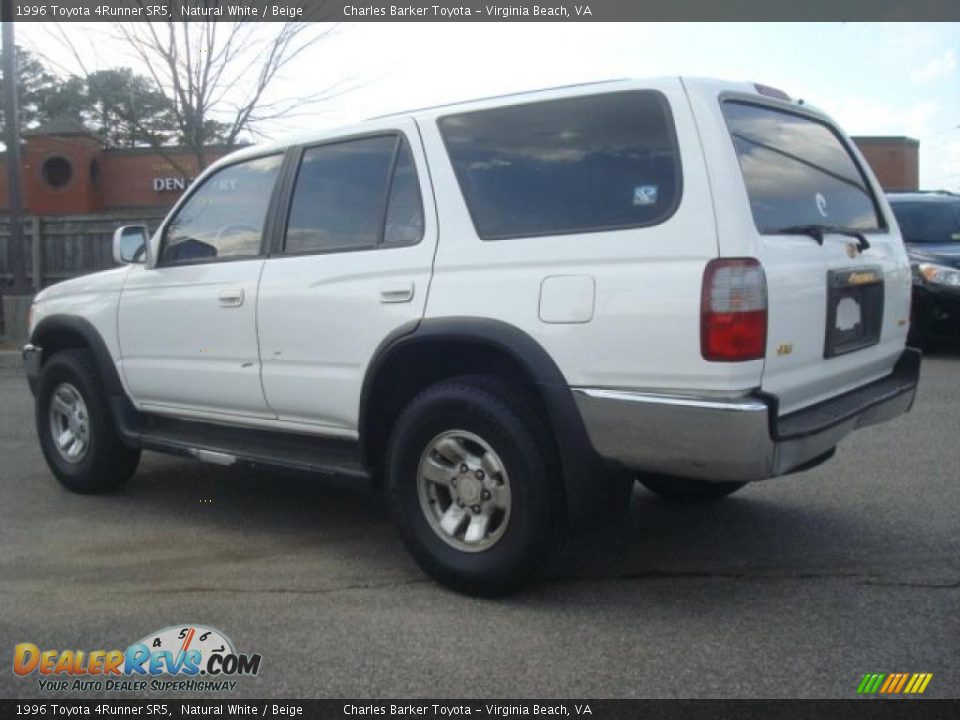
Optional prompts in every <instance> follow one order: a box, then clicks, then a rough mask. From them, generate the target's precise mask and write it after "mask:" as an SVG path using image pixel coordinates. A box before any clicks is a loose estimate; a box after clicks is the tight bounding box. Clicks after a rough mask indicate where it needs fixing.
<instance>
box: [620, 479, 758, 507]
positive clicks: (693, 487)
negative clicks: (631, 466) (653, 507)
mask: <svg viewBox="0 0 960 720" xmlns="http://www.w3.org/2000/svg"><path fill="white" fill-rule="evenodd" d="M638 479H639V480H640V484H641V485H643V486H644V487H645V488H646V489H647V490H649V491H650V492H652V493H653V494H655V495H658V496H660V497H662V498H664V499H665V500H672V501H673V502H679V503H699V502H710V501H712V500H720V499H721V498H725V497H726V496H727V495H731V494H733V493H735V492H736V491H737V490H739V489H740V488H742V487H743V486H744V485H746V483H738V482H711V481H709V480H693V479H691V478H679V477H672V476H670V475H647V474H641V475H640V477H639V478H638Z"/></svg>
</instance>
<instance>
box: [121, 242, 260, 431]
mask: <svg viewBox="0 0 960 720" xmlns="http://www.w3.org/2000/svg"><path fill="white" fill-rule="evenodd" d="M263 264H264V260H263V259H261V258H257V259H252V260H238V261H231V262H219V263H205V264H204V263H201V264H197V265H184V266H172V267H160V268H143V267H139V268H136V269H134V270H133V271H132V272H131V273H130V275H129V276H128V278H127V282H126V284H125V285H124V288H123V295H122V297H121V300H120V311H119V316H118V318H117V327H118V329H119V338H120V347H121V350H122V353H123V362H122V367H123V376H124V378H125V380H126V385H127V389H128V390H129V392H130V393H131V396H132V397H133V399H134V401H135V402H136V403H137V404H138V405H139V406H140V407H141V408H143V409H149V408H148V406H161V407H165V408H167V409H169V410H172V409H175V408H181V409H184V410H194V411H207V412H210V411H216V412H222V413H228V414H231V415H253V416H259V417H264V416H272V415H273V413H272V412H270V410H269V409H268V407H267V403H266V400H265V399H264V397H263V388H262V386H261V384H260V353H259V349H258V344H257V326H256V299H257V287H258V284H259V280H260V272H261V270H262V269H263ZM235 298H239V304H235V303H236V302H237V301H236V300H235Z"/></svg>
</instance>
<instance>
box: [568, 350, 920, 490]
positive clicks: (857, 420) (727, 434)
mask: <svg viewBox="0 0 960 720" xmlns="http://www.w3.org/2000/svg"><path fill="white" fill-rule="evenodd" d="M919 375H920V352H919V351H918V350H914V349H912V348H907V349H906V350H905V351H904V353H903V355H902V356H901V357H900V360H899V361H898V362H897V365H896V367H895V369H894V372H893V373H892V374H891V375H889V376H888V377H885V378H882V379H880V380H877V381H876V382H873V383H870V384H869V385H865V386H863V387H860V388H857V389H856V390H852V391H850V392H848V393H845V394H843V395H839V396H837V397H835V398H831V399H830V400H827V401H825V402H822V403H819V404H817V405H814V406H812V407H809V408H805V409H803V410H801V411H799V412H796V413H792V414H790V415H785V416H783V417H779V416H778V412H777V401H776V398H774V397H770V396H765V395H762V394H756V395H749V396H745V397H742V398H731V399H711V398H700V397H684V396H678V395H677V396H674V395H659V394H651V393H638V392H629V391H621V390H603V389H592V388H573V395H574V398H575V399H576V402H577V406H578V408H579V409H580V414H581V416H582V417H583V421H584V425H585V426H586V428H587V433H588V435H589V436H590V441H591V443H592V444H593V446H594V449H596V451H597V452H598V453H600V455H602V456H603V457H605V458H607V459H608V460H613V461H616V462H618V463H620V464H622V465H624V466H626V467H628V468H631V469H635V470H640V471H645V472H656V473H664V474H668V475H676V476H679V477H687V478H698V479H703V480H716V481H748V480H763V479H765V478H770V477H775V476H777V475H783V474H786V473H788V472H790V471H791V470H794V469H796V468H798V467H800V466H802V465H805V464H807V463H809V462H811V461H813V460H816V459H817V458H819V457H821V456H823V455H824V454H825V453H828V452H829V451H830V450H831V449H832V448H833V447H835V446H836V445H837V443H838V442H840V441H841V440H842V439H843V438H844V437H846V436H847V435H849V434H850V433H851V432H853V431H854V430H857V429H858V428H862V427H867V426H869V425H875V424H877V423H881V422H884V421H886V420H890V419H892V418H894V417H896V416H897V415H901V414H903V413H905V412H908V411H909V410H910V408H911V407H912V405H913V400H914V397H915V395H916V388H917V380H918V378H919Z"/></svg>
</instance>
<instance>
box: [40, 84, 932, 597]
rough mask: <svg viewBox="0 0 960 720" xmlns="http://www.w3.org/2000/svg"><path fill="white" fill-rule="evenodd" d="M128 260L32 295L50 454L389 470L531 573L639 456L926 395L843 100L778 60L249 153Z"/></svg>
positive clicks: (407, 497)
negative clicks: (788, 84) (756, 68)
mask: <svg viewBox="0 0 960 720" xmlns="http://www.w3.org/2000/svg"><path fill="white" fill-rule="evenodd" d="M114 257H115V259H116V260H117V262H118V263H120V264H121V267H118V268H115V269H112V270H108V271H106V272H102V273H98V274H96V275H89V276H86V277H81V278H78V279H75V280H72V281H69V282H64V283H61V284H58V285H55V286H53V287H50V288H48V289H46V290H44V291H43V292H41V293H40V294H39V295H38V296H37V298H36V301H35V303H34V305H33V308H32V318H31V321H30V328H31V336H30V342H29V344H28V345H27V346H26V348H25V349H24V357H25V363H26V367H27V371H28V372H27V374H28V378H29V383H30V387H31V389H32V391H33V392H34V394H35V398H36V425H37V432H38V434H39V439H40V444H41V446H42V449H43V453H44V456H45V457H46V460H47V462H48V463H49V466H50V469H51V470H52V471H53V473H54V474H55V475H56V476H57V477H58V478H59V479H60V481H61V482H62V483H63V484H64V485H65V486H66V487H67V488H69V489H71V490H75V491H79V492H94V491H101V490H109V489H112V488H115V487H117V486H120V485H121V484H123V483H124V482H126V481H127V480H128V479H129V478H130V477H131V475H133V473H134V471H135V469H136V467H137V463H138V460H139V457H140V452H141V450H142V449H148V450H158V451H162V452H172V453H179V454H182V455H187V456H192V457H194V458H197V459H199V460H203V461H207V462H211V463H219V464H224V465H226V464H231V463H235V462H257V463H266V464H271V465H279V466H288V467H293V468H299V469H304V470H309V471H315V472H317V473H321V474H327V475H340V476H347V477H352V478H357V479H370V480H372V481H373V482H374V483H376V484H378V485H381V486H382V487H384V488H385V489H386V491H387V492H388V494H389V498H390V501H391V506H392V512H393V515H394V517H395V520H396V523H397V525H398V527H399V531H400V534H401V536H402V538H403V541H404V542H405V544H406V546H407V548H408V549H409V550H410V552H411V553H412V554H413V556H414V557H415V558H416V559H417V561H418V562H419V564H420V565H421V566H422V567H423V569H424V570H425V571H426V572H427V573H429V574H430V575H431V576H433V577H434V578H436V579H438V580H439V581H441V582H443V583H446V584H448V585H450V586H452V587H455V588H457V589H460V590H462V591H465V592H471V593H477V594H498V593H505V592H509V591H511V590H513V589H515V588H516V587H518V586H519V585H520V584H521V583H522V582H524V581H525V580H527V579H528V578H530V577H532V576H534V575H535V572H536V571H537V570H539V569H541V568H542V567H543V566H544V565H545V562H546V560H547V558H548V557H549V556H550V555H551V553H552V552H554V551H555V549H556V548H557V547H559V545H560V542H561V540H562V538H563V537H564V535H565V533H567V532H568V531H569V530H577V529H583V528H587V527H591V526H596V525H598V524H600V523H602V522H605V521H610V520H612V519H614V518H617V517H618V516H619V515H620V514H621V513H622V511H623V509H624V508H625V507H626V506H627V503H628V498H629V495H630V489H631V487H632V484H633V481H634V479H635V478H639V480H640V482H641V483H643V484H644V485H645V486H646V487H648V488H650V489H651V490H652V491H653V492H655V493H658V494H659V495H661V496H664V497H667V498H670V499H673V500H677V501H695V500H706V499H715V498H720V497H722V496H725V495H728V494H729V493H731V492H733V491H735V490H737V489H738V488H740V487H741V486H742V485H743V484H744V483H747V482H750V481H755V480H763V479H766V478H772V477H776V476H780V475H785V474H788V473H792V472H796V471H797V470H802V469H805V468H809V467H812V466H814V465H816V464H818V463H820V462H822V461H824V460H825V459H827V458H829V457H830V455H831V454H832V453H833V451H834V448H835V447H836V445H837V443H838V442H839V441H840V440H842V439H843V438H844V436H846V435H847V434H849V433H850V432H851V431H853V430H855V429H857V428H861V427H864V426H867V425H871V424H874V423H878V422H882V421H884V420H888V419H890V418H893V417H895V416H897V415H899V414H901V413H904V412H906V411H908V410H909V408H910V406H911V404H912V402H913V399H914V393H915V389H916V383H917V377H918V373H919V363H920V360H919V354H918V353H917V352H916V351H915V350H912V349H908V348H905V339H906V336H907V331H908V322H909V316H910V288H911V272H910V266H909V264H908V261H907V256H906V254H905V252H904V248H903V243H902V241H901V238H900V234H899V231H898V229H897V225H896V222H895V221H894V218H893V216H892V215H891V212H890V208H889V206H888V205H887V202H886V200H885V199H884V197H883V194H882V193H881V192H880V189H879V187H878V185H877V182H876V180H875V179H874V177H873V175H872V174H871V172H870V170H869V169H868V167H867V165H866V164H865V162H864V161H863V158H862V157H861V156H860V154H859V153H858V152H857V150H856V148H855V147H854V146H853V144H852V143H851V142H850V140H849V139H848V138H847V136H846V135H844V134H843V133H842V132H841V131H840V130H839V129H838V128H837V126H836V125H835V124H834V123H833V122H832V121H831V120H830V119H829V118H828V117H827V116H825V115H824V114H822V113H821V112H819V111H817V110H815V109H813V108H811V107H809V106H807V105H804V104H803V103H802V102H794V101H791V100H790V99H789V98H788V97H786V96H785V95H784V94H783V93H781V92H779V91H777V90H774V89H772V88H768V87H765V86H759V85H749V84H739V83H726V82H719V81H712V80H690V79H681V78H669V79H661V80H650V81H616V82H610V83H602V84H592V85H582V86H575V87H567V88H559V89H552V90H546V91H539V92H532V93H525V94H519V95H511V96H508V97H501V98H493V99H486V100H480V101H476V102H470V103H464V104H459V105H452V106H446V107H438V108H430V109H425V110H418V111H412V112H408V113H402V114H397V115H392V116H388V117H382V118H377V119H374V120H371V121H368V122H365V123H364V124H362V125H358V126H356V127H351V128H348V129H345V130H341V131H337V132H324V133H315V134H311V135H308V136H305V137H300V138H296V139H294V140H293V141H288V142H283V143H272V144H267V145H261V146H256V147H250V148H246V149H242V150H240V151H238V152H236V153H234V154H232V155H230V156H229V157H226V158H224V159H223V160H221V161H219V162H217V163H216V164H214V165H213V166H211V167H210V168H208V169H207V170H206V171H205V172H204V173H203V174H202V175H201V176H200V177H199V178H197V180H196V182H194V183H193V185H192V186H191V188H190V189H189V191H188V192H187V193H185V195H184V196H183V197H182V198H181V199H180V201H179V202H178V203H177V204H176V206H175V207H174V208H173V210H172V211H171V212H170V214H169V216H168V217H167V218H166V220H165V221H164V222H163V223H162V224H161V226H160V227H159V229H157V231H156V232H154V233H153V234H152V236H151V237H148V236H147V231H146V228H144V227H138V226H128V227H125V228H121V229H120V230H118V231H117V233H116V235H115V237H114Z"/></svg>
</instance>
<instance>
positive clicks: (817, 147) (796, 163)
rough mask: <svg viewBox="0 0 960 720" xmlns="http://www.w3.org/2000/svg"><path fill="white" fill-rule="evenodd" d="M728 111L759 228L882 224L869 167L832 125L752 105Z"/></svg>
mask: <svg viewBox="0 0 960 720" xmlns="http://www.w3.org/2000/svg"><path fill="white" fill-rule="evenodd" d="M722 108H723V115H724V117H725V118H726V121H727V127H728V129H729V131H730V136H731V138H732V139H733V146H734V149H735V151H736V153H737V159H738V160H739V161H740V170H741V172H742V174H743V179H744V182H745V183H746V188H747V195H748V196H749V198H750V209H751V211H752V213H753V220H754V222H755V223H756V226H757V229H758V230H759V231H760V232H761V233H771V234H775V233H777V232H780V231H783V230H784V229H789V228H795V227H797V226H804V225H822V226H831V227H835V228H845V229H850V230H877V229H879V228H880V227H882V223H881V221H880V217H879V215H878V214H877V205H876V202H875V199H874V196H873V192H872V191H871V190H870V186H869V185H868V184H867V181H866V178H865V177H864V175H863V172H862V171H861V170H860V168H859V166H858V165H857V163H856V162H855V161H854V159H853V156H852V155H851V154H850V152H849V150H847V148H846V147H845V146H844V144H843V142H842V141H841V140H840V138H839V137H838V136H837V135H836V133H835V132H834V131H833V130H831V129H830V127H829V126H827V125H826V124H824V123H822V122H819V121H817V120H814V119H811V118H809V117H806V116H804V115H799V114H796V113H791V112H783V111H780V110H774V109H772V108H768V107H763V106H760V105H753V104H749V103H742V102H735V101H726V102H724V103H723V104H722Z"/></svg>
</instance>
